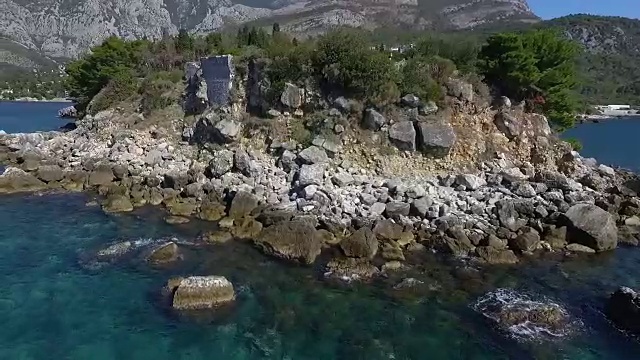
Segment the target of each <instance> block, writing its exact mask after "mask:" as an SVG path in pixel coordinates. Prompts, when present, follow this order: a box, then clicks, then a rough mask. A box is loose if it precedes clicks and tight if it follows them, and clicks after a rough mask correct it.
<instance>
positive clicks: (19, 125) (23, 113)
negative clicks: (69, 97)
mask: <svg viewBox="0 0 640 360" xmlns="http://www.w3.org/2000/svg"><path fill="white" fill-rule="evenodd" d="M69 105H71V103H66V102H62V103H60V102H20V101H0V130H4V131H5V132H7V133H16V132H32V131H46V130H56V129H58V128H60V127H61V126H63V125H65V124H66V123H67V121H65V120H64V119H58V118H57V115H58V110H60V109H62V108H64V107H67V106H69Z"/></svg>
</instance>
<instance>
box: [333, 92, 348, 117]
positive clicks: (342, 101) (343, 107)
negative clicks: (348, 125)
mask: <svg viewBox="0 0 640 360" xmlns="http://www.w3.org/2000/svg"><path fill="white" fill-rule="evenodd" d="M351 105H352V102H351V101H349V100H348V99H347V98H345V97H344V96H340V97H339V98H337V99H335V101H334V102H333V106H334V107H335V108H336V109H338V110H340V111H341V112H342V113H345V114H348V113H350V112H351V107H352V106H351Z"/></svg>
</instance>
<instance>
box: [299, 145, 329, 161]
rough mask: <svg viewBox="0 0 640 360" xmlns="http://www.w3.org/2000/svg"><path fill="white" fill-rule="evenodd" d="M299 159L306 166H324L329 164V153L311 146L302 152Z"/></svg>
mask: <svg viewBox="0 0 640 360" xmlns="http://www.w3.org/2000/svg"><path fill="white" fill-rule="evenodd" d="M298 157H299V158H300V159H301V160H302V161H303V162H304V163H305V164H324V163H327V162H329V156H327V152H326V151H324V149H321V148H319V147H317V146H309V147H308V148H306V149H304V150H302V151H301V152H300V154H298Z"/></svg>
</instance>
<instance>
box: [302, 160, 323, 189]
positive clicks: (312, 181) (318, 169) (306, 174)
mask: <svg viewBox="0 0 640 360" xmlns="http://www.w3.org/2000/svg"><path fill="white" fill-rule="evenodd" d="M323 178H324V166H323V165H322V164H313V165H302V166H301V167H300V171H299V172H298V181H299V183H300V186H307V185H321V184H322V179H323Z"/></svg>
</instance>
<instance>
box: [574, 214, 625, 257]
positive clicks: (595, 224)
mask: <svg viewBox="0 0 640 360" xmlns="http://www.w3.org/2000/svg"><path fill="white" fill-rule="evenodd" d="M564 217H565V219H566V221H567V222H568V225H569V226H568V235H567V236H568V238H569V242H575V243H578V244H582V245H585V246H588V247H590V248H592V249H594V250H596V251H598V252H600V251H608V250H613V249H615V248H616V247H617V246H618V229H617V227H616V222H615V220H614V218H613V216H612V215H611V214H610V213H608V212H606V211H604V210H603V209H601V208H599V207H598V206H596V205H592V204H576V205H574V206H572V207H571V208H569V210H568V211H567V212H566V213H565V214H564Z"/></svg>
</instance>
